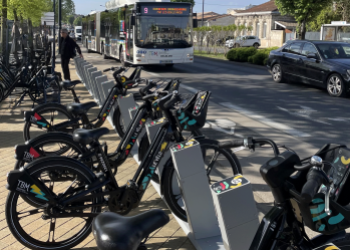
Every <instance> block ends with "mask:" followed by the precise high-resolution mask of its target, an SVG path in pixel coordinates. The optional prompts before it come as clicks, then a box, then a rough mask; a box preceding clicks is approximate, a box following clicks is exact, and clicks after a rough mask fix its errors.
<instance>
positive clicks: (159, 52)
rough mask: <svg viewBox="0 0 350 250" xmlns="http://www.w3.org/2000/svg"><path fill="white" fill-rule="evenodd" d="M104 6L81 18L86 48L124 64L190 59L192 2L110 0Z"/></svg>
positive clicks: (191, 49)
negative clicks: (105, 8) (98, 10)
mask: <svg viewBox="0 0 350 250" xmlns="http://www.w3.org/2000/svg"><path fill="white" fill-rule="evenodd" d="M131 1H132V2H134V3H130V2H131ZM156 1H157V2H156ZM106 7H107V10H105V11H101V12H92V13H90V15H88V16H85V17H84V18H83V23H82V24H83V34H82V43H83V44H84V46H86V48H87V49H88V50H89V51H96V52H98V53H101V54H102V55H104V57H105V58H109V57H112V58H115V59H118V60H120V61H121V63H122V64H123V65H128V64H132V65H150V64H165V65H167V66H173V65H174V64H177V63H192V62H193V32H192V28H193V26H196V20H195V21H193V20H194V19H193V15H195V14H193V13H192V6H191V4H189V3H172V2H169V0H166V1H165V0H163V1H160V0H154V1H153V2H152V0H149V1H148V2H142V0H118V1H116V0H111V1H110V2H107V3H106Z"/></svg>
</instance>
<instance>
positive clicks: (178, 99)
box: [164, 94, 181, 109]
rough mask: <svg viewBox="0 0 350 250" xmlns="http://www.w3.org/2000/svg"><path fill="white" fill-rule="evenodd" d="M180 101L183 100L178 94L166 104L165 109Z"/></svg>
mask: <svg viewBox="0 0 350 250" xmlns="http://www.w3.org/2000/svg"><path fill="white" fill-rule="evenodd" d="M180 100H181V99H180V96H179V95H178V94H176V95H174V96H172V97H171V98H170V100H169V101H167V102H166V103H164V108H165V109H168V108H170V107H171V106H173V105H174V104H175V103H177V102H178V101H180Z"/></svg>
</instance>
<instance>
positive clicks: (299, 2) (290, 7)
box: [275, 0, 348, 40]
mask: <svg viewBox="0 0 350 250" xmlns="http://www.w3.org/2000/svg"><path fill="white" fill-rule="evenodd" d="M346 1H348V0H346ZM275 3H276V5H277V7H278V10H279V11H280V12H281V14H282V15H291V16H294V18H295V20H296V21H297V22H298V29H297V30H298V33H299V38H300V39H302V40H304V39H305V33H306V25H307V23H308V22H310V21H312V20H314V19H315V18H316V17H317V16H318V15H319V14H320V13H321V11H322V10H323V9H325V8H327V7H328V6H330V5H332V1H330V0H307V1H306V0H275Z"/></svg>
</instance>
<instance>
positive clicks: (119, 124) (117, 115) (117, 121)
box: [113, 106, 125, 138]
mask: <svg viewBox="0 0 350 250" xmlns="http://www.w3.org/2000/svg"><path fill="white" fill-rule="evenodd" d="M113 125H114V127H115V129H116V130H117V133H118V135H119V137H120V138H123V137H124V135H125V126H124V123H123V116H122V113H121V111H120V109H119V106H118V107H116V109H115V111H114V114H113Z"/></svg>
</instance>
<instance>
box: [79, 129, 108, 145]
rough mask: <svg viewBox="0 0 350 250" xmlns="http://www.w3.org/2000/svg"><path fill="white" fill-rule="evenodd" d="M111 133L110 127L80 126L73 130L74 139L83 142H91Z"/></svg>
mask: <svg viewBox="0 0 350 250" xmlns="http://www.w3.org/2000/svg"><path fill="white" fill-rule="evenodd" d="M108 133H109V129H108V128H96V129H83V128H78V129H76V130H74V132H73V140H74V141H75V142H79V143H82V144H89V143H91V142H93V141H95V140H98V139H99V138H100V137H101V136H103V135H106V134H108Z"/></svg>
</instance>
